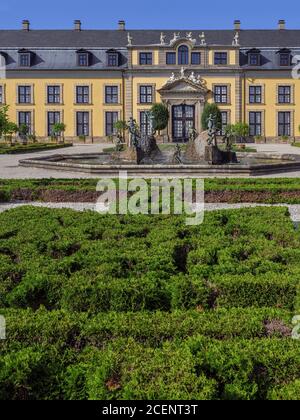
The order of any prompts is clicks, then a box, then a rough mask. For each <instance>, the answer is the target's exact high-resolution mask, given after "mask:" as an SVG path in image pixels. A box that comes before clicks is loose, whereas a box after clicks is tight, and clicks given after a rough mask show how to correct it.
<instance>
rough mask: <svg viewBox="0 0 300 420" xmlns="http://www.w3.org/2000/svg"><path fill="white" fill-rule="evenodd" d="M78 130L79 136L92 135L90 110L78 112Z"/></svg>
mask: <svg viewBox="0 0 300 420" xmlns="http://www.w3.org/2000/svg"><path fill="white" fill-rule="evenodd" d="M76 132H77V136H89V135H90V114H89V112H77V113H76Z"/></svg>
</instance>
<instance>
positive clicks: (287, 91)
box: [278, 86, 291, 104]
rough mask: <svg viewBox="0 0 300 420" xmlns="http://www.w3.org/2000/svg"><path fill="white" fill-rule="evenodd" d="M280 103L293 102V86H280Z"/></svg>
mask: <svg viewBox="0 0 300 420" xmlns="http://www.w3.org/2000/svg"><path fill="white" fill-rule="evenodd" d="M278 103H279V104H290V103H291V86H278Z"/></svg>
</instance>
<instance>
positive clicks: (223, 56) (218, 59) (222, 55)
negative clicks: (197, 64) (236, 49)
mask: <svg viewBox="0 0 300 420" xmlns="http://www.w3.org/2000/svg"><path fill="white" fill-rule="evenodd" d="M227 60H228V56H227V52H215V61H214V62H215V65H226V64H227Z"/></svg>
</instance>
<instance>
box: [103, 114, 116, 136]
mask: <svg viewBox="0 0 300 420" xmlns="http://www.w3.org/2000/svg"><path fill="white" fill-rule="evenodd" d="M118 118H119V114H118V112H106V113H105V134H106V135H107V136H112V135H115V134H116V132H117V130H116V129H115V127H114V125H115V123H116V122H117V121H118Z"/></svg>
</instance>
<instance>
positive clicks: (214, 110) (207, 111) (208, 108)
mask: <svg viewBox="0 0 300 420" xmlns="http://www.w3.org/2000/svg"><path fill="white" fill-rule="evenodd" d="M211 114H212V115H213V116H214V117H215V121H216V128H217V130H221V129H222V114H221V111H220V109H219V107H218V105H216V104H206V105H205V106H204V110H203V113H202V117H201V123H202V129H203V130H204V131H205V130H207V129H208V123H207V121H208V118H209V116H210V115H211Z"/></svg>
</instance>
